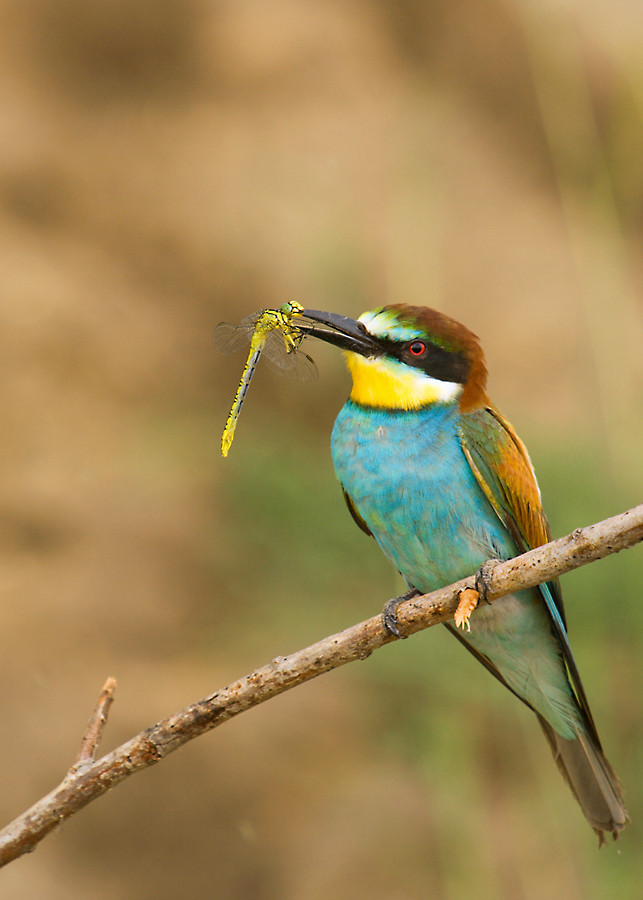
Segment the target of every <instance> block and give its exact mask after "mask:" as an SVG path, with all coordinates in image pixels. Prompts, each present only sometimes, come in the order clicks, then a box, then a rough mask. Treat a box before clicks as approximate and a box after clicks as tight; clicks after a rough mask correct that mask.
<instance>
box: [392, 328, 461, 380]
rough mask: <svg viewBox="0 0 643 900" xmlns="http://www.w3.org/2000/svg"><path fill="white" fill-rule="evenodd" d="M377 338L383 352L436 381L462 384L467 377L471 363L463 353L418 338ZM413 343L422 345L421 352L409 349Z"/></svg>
mask: <svg viewBox="0 0 643 900" xmlns="http://www.w3.org/2000/svg"><path fill="white" fill-rule="evenodd" d="M378 340H379V343H380V346H381V347H382V353H383V354H386V355H388V356H393V357H394V358H395V359H399V360H400V362H403V363H406V365H407V366H413V367H414V368H415V369H421V370H422V371H423V372H426V374H427V375H430V376H431V378H437V379H438V381H453V382H455V383H456V384H464V383H465V382H466V380H467V378H468V377H469V372H470V370H471V363H470V362H469V360H468V359H467V358H466V356H465V355H464V353H458V352H456V351H451V350H445V349H444V347H440V346H439V345H438V344H433V343H431V342H430V341H427V340H422V339H420V338H416V339H414V340H413V341H393V340H390V339H389V338H379V339H378ZM415 344H422V345H423V348H424V349H423V351H422V352H421V353H419V354H417V353H413V352H412V351H411V349H410V348H411V347H412V346H414V345H415Z"/></svg>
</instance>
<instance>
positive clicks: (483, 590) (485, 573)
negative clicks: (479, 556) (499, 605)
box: [475, 559, 501, 604]
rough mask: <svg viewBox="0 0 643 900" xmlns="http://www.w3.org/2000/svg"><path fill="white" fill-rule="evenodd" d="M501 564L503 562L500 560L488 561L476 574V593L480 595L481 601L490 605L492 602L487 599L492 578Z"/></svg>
mask: <svg viewBox="0 0 643 900" xmlns="http://www.w3.org/2000/svg"><path fill="white" fill-rule="evenodd" d="M499 562H501V560H499V559H488V560H487V561H486V562H484V563H483V564H482V565H481V566H480V568H479V569H478V571H477V572H476V580H475V585H476V591H477V592H478V594H479V595H480V597H481V599H482V600H484V602H485V603H488V604H490V603H491V601H490V600H489V599H488V598H487V594H488V593H489V592H490V590H491V576H492V575H493V570H494V569H495V567H496V566H497V564H498V563H499Z"/></svg>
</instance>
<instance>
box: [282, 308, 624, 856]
mask: <svg viewBox="0 0 643 900" xmlns="http://www.w3.org/2000/svg"><path fill="white" fill-rule="evenodd" d="M302 315H303V316H304V317H305V320H308V323H309V324H307V325H303V326H302V330H303V331H305V332H306V333H307V334H309V335H311V336H313V337H317V338H320V339H322V340H324V341H326V342H328V343H331V344H334V345H336V346H338V347H340V348H341V349H343V350H344V351H345V356H346V362H347V364H348V368H349V371H350V374H351V376H352V382H353V384H352V390H351V393H350V397H349V399H348V401H347V402H346V404H345V406H344V407H343V408H342V410H341V411H340V413H339V415H338V417H337V420H336V422H335V426H334V428H333V434H332V456H333V463H334V466H335V471H336V473H337V476H338V478H339V481H340V483H341V486H342V488H343V491H344V495H345V497H346V502H347V504H348V508H349V510H350V512H351V513H352V515H353V518H354V519H355V521H356V522H357V524H358V525H359V526H360V528H362V529H363V531H365V532H366V533H367V534H370V535H372V536H373V537H374V538H375V540H376V541H377V543H378V544H379V546H380V548H381V549H382V551H383V552H384V554H385V555H386V556H387V557H388V559H389V560H390V561H391V562H392V563H393V565H394V566H395V567H396V568H397V569H398V570H399V572H400V573H401V574H402V576H403V577H404V579H405V581H406V583H407V585H408V587H409V589H410V591H413V590H415V591H419V592H421V593H429V592H431V591H434V590H437V589H438V588H440V587H444V586H445V585H448V584H451V583H453V582H454V581H458V580H460V579H461V578H465V577H467V576H469V575H471V574H472V573H474V572H475V571H476V570H478V569H479V568H480V567H481V566H482V565H483V564H484V563H485V561H487V560H488V559H491V558H494V559H503V560H504V559H510V558H511V557H514V556H517V555H518V554H520V553H522V552H524V551H525V550H528V549H530V548H532V547H537V546H539V545H541V544H544V543H546V542H547V541H548V540H550V531H549V526H548V524H547V520H546V518H545V514H544V512H543V509H542V505H541V499H540V492H539V489H538V485H537V482H536V477H535V475H534V471H533V469H532V466H531V462H530V460H529V456H528V455H527V450H526V449H525V446H524V444H523V443H522V441H521V440H520V438H519V437H518V435H517V434H516V432H515V431H514V429H513V428H512V426H511V425H510V424H509V422H508V421H507V420H506V419H505V418H504V416H502V415H501V414H500V413H499V412H498V410H497V409H496V408H495V407H494V406H493V405H492V403H491V401H490V400H489V397H488V396H487V393H486V380H487V370H486V366H485V361H484V355H483V352H482V348H481V347H480V344H479V342H478V338H477V337H476V336H475V335H474V334H473V333H472V332H471V331H469V330H468V329H467V328H465V327H464V326H463V325H460V324H459V323H458V322H455V321H454V320H453V319H450V318H449V317H447V316H445V315H443V314H441V313H439V312H437V311H435V310H433V309H428V308H426V307H416V306H406V305H394V306H384V307H381V308H378V309H375V310H372V311H371V312H367V313H364V314H363V315H362V316H360V318H359V319H358V320H357V321H355V320H353V319H349V318H347V317H345V316H339V315H336V314H334V313H326V312H320V311H318V310H309V309H306V310H304V312H303V314H302ZM310 323H312V324H310ZM297 324H298V325H299V322H298V323H297ZM402 599H403V598H402ZM393 602H395V601H393ZM387 606H388V605H387ZM388 611H389V613H390V612H391V609H390V607H389V610H388ZM386 618H387V616H386V615H385V620H386ZM388 619H389V625H390V628H391V630H392V631H393V632H394V633H395V631H396V627H395V621H394V619H393V622H392V623H391V621H390V615H389V616H388ZM469 625H470V629H471V630H470V631H466V632H465V631H460V630H458V629H457V628H456V627H455V626H454V625H453V624H451V623H448V624H447V627H448V628H449V630H450V631H451V632H452V633H453V634H454V635H455V636H456V637H457V638H458V639H459V640H460V641H461V642H462V643H463V644H464V645H465V646H466V647H467V649H468V650H470V651H471V653H472V654H473V655H474V656H475V657H476V659H477V660H479V661H480V662H481V663H482V664H483V665H484V666H485V668H487V669H488V670H489V671H490V672H491V673H492V674H493V675H495V677H496V678H497V679H498V680H499V681H501V682H502V684H504V685H505V686H506V687H507V688H509V690H510V691H512V692H513V693H514V694H515V695H516V696H517V697H519V698H520V700H522V701H523V702H524V703H525V704H526V705H527V706H528V707H529V708H530V709H532V710H533V711H534V712H535V713H536V716H537V717H538V721H539V722H540V725H541V726H542V729H543V731H544V732H545V736H546V738H547V740H548V742H549V744H550V746H551V749H552V751H553V754H554V758H555V760H556V763H557V764H558V767H559V769H560V771H561V772H562V774H563V777H564V779H565V781H566V782H567V784H568V785H569V787H570V788H571V790H572V793H573V794H574V796H575V797H576V799H577V801H578V803H579V804H580V806H581V808H582V810H583V813H584V814H585V816H586V818H587V820H588V822H589V823H590V825H591V826H592V828H593V829H594V830H595V831H596V833H597V834H598V836H599V842H600V843H603V842H604V833H605V832H611V834H612V835H613V836H614V838H616V837H617V836H618V833H619V831H620V830H621V829H622V828H624V827H625V825H626V824H627V822H628V821H629V819H628V815H627V811H626V809H625V805H624V802H623V796H622V792H621V787H620V784H619V782H618V779H617V777H616V775H615V774H614V771H613V770H612V767H611V766H610V764H609V762H608V761H607V759H606V758H605V756H604V754H603V750H602V747H601V743H600V740H599V737H598V734H597V731H596V726H595V725H594V720H593V718H592V714H591V712H590V709H589V705H588V703H587V698H586V696H585V691H584V689H583V685H582V682H581V679H580V675H579V674H578V669H577V667H576V663H575V662H574V657H573V655H572V651H571V647H570V645H569V641H568V638H567V630H566V624H565V613H564V610H563V603H562V598H561V593H560V588H559V584H558V581H550V582H548V583H547V584H542V585H540V586H539V587H537V588H530V589H528V590H522V591H518V592H516V593H515V594H510V595H508V596H505V597H502V598H500V599H498V600H496V601H495V602H493V603H491V604H486V605H484V604H483V605H482V606H481V607H480V608H478V609H476V610H475V611H474V612H473V613H472V615H471V618H470V622H469Z"/></svg>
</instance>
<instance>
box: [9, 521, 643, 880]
mask: <svg viewBox="0 0 643 900" xmlns="http://www.w3.org/2000/svg"><path fill="white" fill-rule="evenodd" d="M642 540H643V505H641V506H637V507H635V508H634V509H631V510H629V511H628V512H625V513H622V514H621V515H619V516H614V518H612V519H605V520H604V521H603V522H599V523H597V524H596V525H590V526H588V527H587V528H579V529H577V530H576V531H574V532H572V534H570V535H567V537H563V538H560V539H559V540H557V541H552V542H551V543H550V544H545V545H544V546H542V547H537V548H536V549H535V550H530V551H529V552H528V553H524V554H523V555H522V556H518V557H516V558H515V559H510V560H508V561H507V562H498V563H495V564H494V565H493V566H490V567H489V571H488V572H487V573H485V574H486V575H488V577H486V578H485V581H486V583H487V590H486V592H485V599H487V600H489V601H490V602H491V601H493V600H497V599H498V598H499V597H501V596H503V595H505V594H508V593H511V592H512V591H515V590H520V589H522V588H527V587H534V586H535V585H537V584H540V583H541V582H543V581H548V580H550V579H551V578H555V577H557V576H558V575H562V574H563V573H564V572H568V571H571V570H572V569H576V568H578V567H579V566H583V565H585V564H586V563H590V562H593V561H594V560H597V559H602V558H603V557H605V556H608V555H609V554H610V553H617V552H618V551H619V550H624V549H626V548H627V547H633V546H634V545H635V544H637V543H638V542H639V541H642ZM464 589H470V590H473V589H475V576H471V577H470V578H465V579H463V580H462V581H459V582H457V583H456V584H452V585H449V586H448V587H445V588H442V589H441V590H439V591H434V592H433V593H432V594H425V595H422V596H417V597H415V596H414V597H412V598H411V599H409V600H407V601H406V602H404V603H402V604H401V605H400V606H399V608H398V610H397V622H398V624H399V626H400V630H401V631H402V633H403V634H405V635H406V634H413V633H414V632H416V631H420V630H422V629H424V628H429V627H430V626H431V625H436V624H437V623H438V622H445V621H446V620H447V619H450V618H452V617H453V615H454V613H455V611H456V608H457V606H458V600H459V597H460V594H461V592H462V591H463V590H464ZM392 640H394V638H393V637H392V636H391V634H390V633H389V632H388V631H387V630H386V628H385V627H384V624H383V621H382V616H381V615H377V616H374V617H373V618H371V619H367V620H366V621H365V622H361V623H360V624H359V625H353V626H352V627H351V628H347V629H346V630H345V631H342V632H340V633H339V634H334V635H331V636H330V637H327V638H324V639H323V640H321V641H318V642H317V643H316V644H312V645H311V646H310V647H306V648H305V649H303V650H298V651H297V652H296V653H292V654H291V655H290V656H285V657H277V658H276V659H273V660H272V662H271V663H268V665H265V666H263V667H262V668H260V669H257V670H256V671H255V672H252V673H251V674H250V675H246V676H245V677H243V678H240V679H239V680H238V681H235V682H233V683H232V684H230V685H228V687H226V688H223V689H221V690H219V691H217V692H216V693H214V694H211V695H209V696H208V697H205V698H204V699H203V700H199V701H197V702H196V703H193V704H192V705H191V706H187V707H186V708H185V709H183V710H181V711H180V712H178V713H176V714H175V715H173V716H170V717H169V718H167V719H163V721H161V722H158V723H157V724H156V725H153V726H152V727H151V728H147V729H146V730H145V731H142V732H141V733H140V734H138V735H136V737H133V738H132V739H131V740H129V741H127V743H125V744H122V745H121V746H120V747H117V748H116V750H113V751H112V752H111V753H108V754H107V755H106V756H103V757H102V758H101V759H98V760H96V761H95V762H88V763H87V764H85V765H83V766H75V767H73V768H72V769H70V771H69V772H68V773H67V776H66V777H65V778H64V779H63V781H62V782H61V784H60V785H59V786H58V787H57V788H55V789H54V790H53V791H52V792H51V793H50V794H48V795H47V796H46V797H43V798H42V799H41V800H39V801H38V802H37V803H36V804H34V806H32V807H31V809H29V810H27V812H25V813H23V814H22V815H21V816H18V818H17V819H15V820H14V821H13V822H11V823H10V824H9V825H7V826H6V828H4V829H3V830H2V831H0V866H3V865H6V863H8V862H10V861H11V860H12V859H16V858H17V857H18V856H22V854H24V853H27V852H29V851H30V850H33V849H34V847H35V846H36V844H37V843H38V842H39V841H41V840H42V839H43V838H44V837H45V836H46V835H47V834H49V833H50V832H51V831H53V829H54V828H55V827H56V826H57V825H58V824H59V823H60V822H61V821H63V820H64V819H67V818H69V817H70V816H72V815H73V814H74V813H76V812H78V810H80V809H82V808H83V807H84V806H87V804H88V803H91V802H92V800H95V799H96V798H97V797H100V796H101V795H102V794H104V793H106V792H107V791H108V790H110V788H112V787H115V785H117V784H118V783H119V782H121V781H123V780H124V779H125V778H127V777H129V776H130V775H134V774H135V773H136V772H140V771H141V770H142V769H146V768H147V767H148V766H152V765H154V764H155V763H157V762H159V761H160V760H161V759H163V758H164V757H165V756H167V755H168V754H169V753H172V752H173V751H174V750H177V749H178V748H179V747H181V746H182V745H183V744H185V743H186V742H187V741H190V740H192V739H193V738H195V737H198V736H199V735H201V734H204V733H205V732H206V731H209V730H210V729H212V728H215V727H216V726H217V725H221V724H222V723H223V722H227V721H228V719H231V718H233V717H234V716H237V715H239V713H242V712H244V711H245V710H247V709H250V708H251V707H253V706H258V705H259V704H260V703H263V702H265V701H266V700H269V699H270V698H271V697H275V696H277V695H278V694H281V693H283V692H284V691H287V690H289V689H290V688H292V687H295V686H296V685H298V684H301V683H302V682H304V681H310V680H311V679H312V678H315V677H316V676H317V675H321V674H323V673H324V672H328V671H329V670H330V669H335V668H337V667H338V666H341V665H344V664H345V663H348V662H352V661H354V660H357V659H365V658H366V657H367V656H369V655H370V654H371V653H372V652H373V650H376V649H378V648H379V647H382V646H383V645H384V644H388V643H390V642H391V641H392ZM99 705H100V704H99Z"/></svg>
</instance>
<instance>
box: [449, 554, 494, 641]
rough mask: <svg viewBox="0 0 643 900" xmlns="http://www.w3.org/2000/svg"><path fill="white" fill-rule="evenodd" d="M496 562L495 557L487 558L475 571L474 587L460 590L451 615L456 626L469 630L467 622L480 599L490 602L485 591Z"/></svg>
mask: <svg viewBox="0 0 643 900" xmlns="http://www.w3.org/2000/svg"><path fill="white" fill-rule="evenodd" d="M498 562H499V560H497V559H488V560H487V561H486V562H485V563H483V564H482V565H481V566H480V568H479V569H478V571H477V573H476V577H475V588H465V589H464V590H463V591H460V594H459V595H458V606H457V609H456V611H455V613H454V615H453V620H454V622H455V624H456V626H457V627H458V628H462V629H463V630H464V629H465V628H466V629H467V631H471V624H470V622H469V619H470V618H471V613H472V612H473V611H474V609H476V607H477V606H478V603H479V602H480V600H484V602H485V603H489V602H490V601H489V600H488V599H487V593H488V592H489V589H490V587H491V576H492V574H493V570H494V567H495V565H496V563H498Z"/></svg>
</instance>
